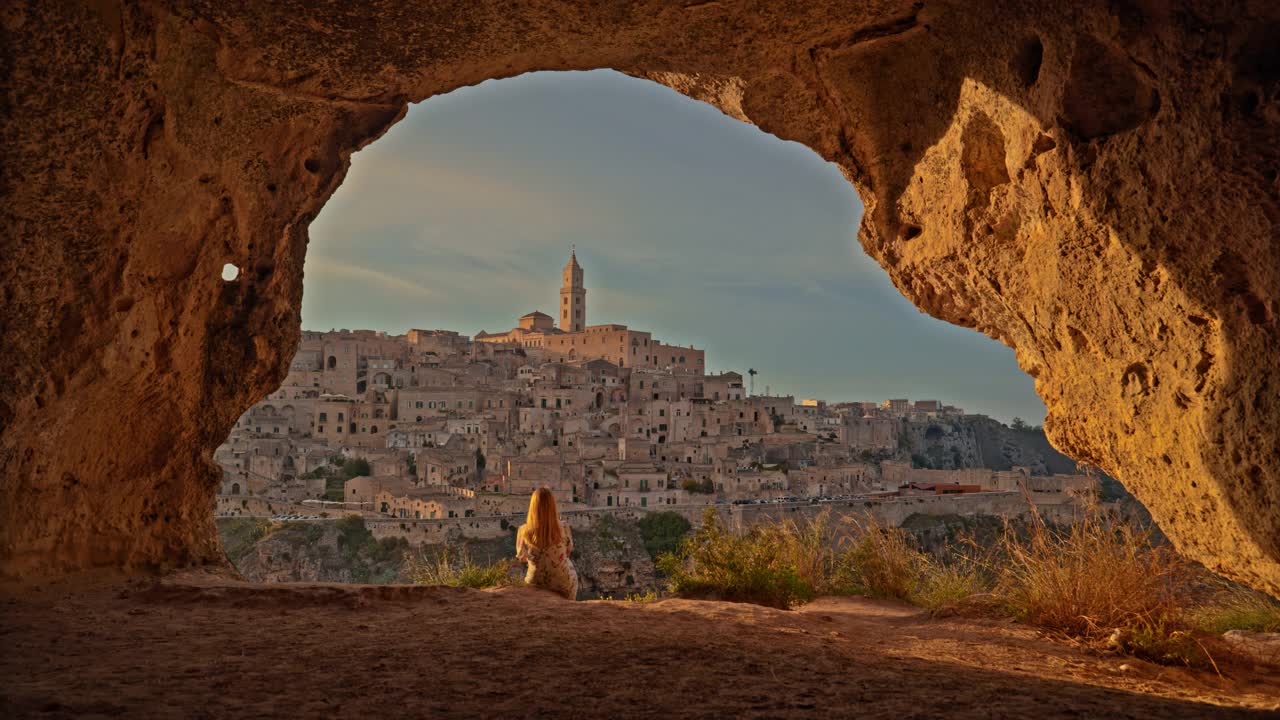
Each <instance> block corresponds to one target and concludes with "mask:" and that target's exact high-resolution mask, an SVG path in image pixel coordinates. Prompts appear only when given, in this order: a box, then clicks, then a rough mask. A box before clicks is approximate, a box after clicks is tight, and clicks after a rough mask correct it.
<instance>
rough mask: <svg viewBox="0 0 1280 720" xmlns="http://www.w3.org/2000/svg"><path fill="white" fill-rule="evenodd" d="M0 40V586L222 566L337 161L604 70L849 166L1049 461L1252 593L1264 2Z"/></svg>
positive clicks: (294, 10)
mask: <svg viewBox="0 0 1280 720" xmlns="http://www.w3.org/2000/svg"><path fill="white" fill-rule="evenodd" d="M0 27H3V33H4V37H3V46H4V48H5V52H4V53H3V66H4V74H5V76H6V79H7V80H8V82H7V83H6V97H5V104H4V113H3V118H4V119H3V127H2V129H0V153H2V156H3V157H4V159H5V162H4V163H3V164H0V187H3V192H4V202H3V203H0V217H2V218H3V226H4V233H3V238H4V241H3V243H4V244H3V252H2V253H0V278H3V288H4V290H3V292H4V295H3V300H4V315H3V320H2V324H0V335H2V342H0V378H4V382H3V383H0V467H3V468H4V473H3V474H2V475H0V494H2V495H3V503H0V568H2V570H0V571H2V572H3V573H4V574H6V575H31V574H37V573H58V572H63V571H70V570H75V569H80V568H86V567H99V566H124V567H133V568H155V567H165V566H173V565H191V564H208V563H219V562H222V554H221V551H220V549H219V545H218V542H217V539H216V535H215V532H214V526H213V522H212V519H211V512H210V504H211V502H210V499H211V495H212V493H213V492H214V488H215V487H216V484H217V471H216V469H215V468H214V466H213V464H212V463H211V461H210V456H211V453H212V450H213V448H214V447H215V446H216V445H217V444H218V443H219V441H221V440H222V438H223V437H224V436H225V435H226V433H227V430H228V428H229V427H231V425H232V423H233V422H234V419H235V418H236V417H237V415H238V414H239V413H240V412H241V411H242V410H243V409H244V408H246V407H248V406H249V405H250V404H251V403H252V402H253V401H255V400H256V399H258V398H260V397H261V396H262V395H263V394H265V393H266V392H267V391H268V390H269V389H271V388H272V387H273V386H274V385H275V384H276V383H278V382H279V381H280V379H281V378H282V377H283V375H284V373H285V371H286V366H287V364H288V361H289V358H290V354H291V350H292V348H293V347H294V344H295V343H296V341H297V339H298V329H299V328H298V317H299V315H298V313H299V306H300V301H301V292H302V272H303V259H304V256H305V253H306V244H307V225H308V223H309V222H310V221H311V220H312V219H313V218H314V217H315V216H316V214H317V213H318V212H319V211H320V208H321V207H322V206H323V205H324V202H325V200H326V199H327V198H328V197H329V195H330V194H331V193H332V192H333V190H334V188H336V187H337V186H338V184H339V183H340V182H341V181H342V179H343V176H344V174H345V172H346V169H347V167H348V161H349V158H350V156H351V153H353V152H355V151H357V150H358V149H360V148H361V147H363V146H364V145H365V144H367V143H369V142H372V141H373V140H375V139H376V138H377V137H378V136H379V135H380V134H381V133H383V132H384V131H386V130H387V128H389V127H390V126H391V125H392V124H394V123H395V122H396V121H397V120H398V119H399V118H401V117H402V116H403V114H404V112H405V109H406V107H407V104H408V103H409V102H416V101H419V100H422V99H425V98H427V97H430V96H432V95H437V94H440V93H445V92H448V91H450V90H453V89H456V88H458V87H461V86H464V85H469V84H474V83H477V82H480V81H482V80H485V79H489V78H499V77H509V76H512V75H516V74H519V73H523V72H528V71H533V70H567V69H589V68H602V67H608V68H615V69H618V70H620V71H623V72H626V73H629V74H632V75H636V76H639V77H648V78H653V79H655V80H657V81H660V82H665V83H668V84H669V85H671V86H672V87H675V88H676V89H678V90H680V91H682V92H685V93H688V94H690V95H691V96H693V97H697V98H700V99H703V100H706V101H708V102H712V103H714V104H717V105H718V106H719V107H721V108H722V109H723V110H724V111H725V112H726V113H728V114H730V115H732V116H734V117H738V118H741V119H745V120H747V121H749V122H752V123H754V124H756V125H757V126H759V127H760V128H761V129H763V130H764V131H766V132H770V133H773V134H774V135H777V136H778V137H781V138H783V139H787V140H794V141H796V142H801V143H804V144H805V145H807V146H809V147H810V148H812V149H813V150H814V151H815V152H817V153H818V154H819V155H821V156H822V157H824V158H826V159H828V160H830V161H832V162H834V163H836V164H837V165H839V166H840V167H841V168H842V169H843V170H844V172H845V174H846V175H847V176H848V177H849V179H850V180H851V181H852V182H853V183H854V184H855V185H856V186H857V188H858V190H859V192H860V194H861V196H862V198H863V200H864V201H865V206H866V210H867V213H866V218H865V219H864V222H863V225H862V227H861V230H860V232H859V238H860V241H861V243H862V245H863V247H864V248H866V250H867V252H869V253H870V254H871V255H872V256H874V257H875V258H876V259H877V260H878V261H879V262H880V263H881V264H882V265H883V266H884V267H885V269H886V271H887V272H888V273H889V275H890V277H891V278H892V280H893V282H894V283H895V284H896V286H897V287H898V288H899V289H901V291H902V292H903V293H904V294H905V295H906V296H907V297H908V298H910V299H911V300H912V301H913V302H915V303H916V305H917V306H919V307H920V308H921V309H922V310H924V311H925V312H928V313H930V314H932V315H934V316H936V317H938V318H941V319H943V320H947V321H949V322H953V323H956V324H960V325H964V326H966V327H971V328H974V329H977V330H979V331H981V332H984V333H986V334H988V335H990V336H992V337H995V338H998V339H999V340H1001V341H1003V342H1005V343H1007V344H1008V345H1010V346H1012V347H1013V348H1014V349H1015V350H1016V352H1017V356H1018V361H1019V363H1020V364H1021V366H1022V367H1023V368H1024V369H1025V370H1026V371H1027V372H1029V373H1031V374H1032V375H1033V376H1034V377H1035V378H1036V387H1037V391H1038V392H1039V393H1040V395H1041V397H1043V398H1044V399H1045V402H1046V403H1047V405H1048V408H1049V417H1048V419H1047V421H1046V430H1047V432H1048V435H1049V437H1050V439H1051V440H1052V441H1053V442H1054V444H1055V445H1056V446H1057V447H1058V448H1059V449H1061V450H1062V451H1063V452H1065V453H1067V454H1068V455H1071V456H1072V457H1075V458H1077V459H1079V460H1084V461H1087V462H1089V463H1092V464H1094V465H1097V466H1100V467H1101V468H1102V469H1104V470H1105V471H1106V472H1108V473H1110V474H1111V475H1113V476H1115V477H1117V478H1119V479H1120V480H1122V481H1123V482H1124V483H1125V484H1126V485H1127V487H1129V488H1130V489H1132V490H1133V491H1134V493H1135V494H1136V495H1137V496H1138V497H1139V498H1140V499H1141V500H1142V502H1143V503H1145V504H1146V505H1147V507H1148V508H1150V510H1151V512H1152V514H1153V515H1154V516H1155V518H1156V520H1157V521H1158V522H1159V523H1160V526H1161V527H1162V528H1163V529H1164V530H1165V531H1166V532H1167V533H1168V535H1169V536H1170V537H1171V538H1172V539H1173V540H1174V542H1175V543H1176V544H1177V546H1178V547H1179V548H1180V549H1181V550H1183V551H1184V552H1186V553H1187V554H1189V555H1191V556H1192V557H1195V558H1197V559H1199V560H1202V561H1204V562H1205V563H1207V564H1208V565H1209V566H1210V567H1212V568H1214V569H1216V570H1220V571H1222V572H1225V573H1227V574H1228V575H1230V576H1231V577H1234V578H1237V579H1239V580H1242V581H1244V582H1247V583H1249V584H1251V585H1253V586H1254V587H1257V588H1262V589H1266V590H1268V591H1270V592H1272V593H1273V594H1280V432H1277V428H1280V353H1278V352H1277V348H1278V347H1280V327H1278V325H1277V313H1278V312H1280V307H1278V306H1277V302H1278V299H1280V247H1277V242H1278V240H1277V237H1278V233H1277V222H1278V221H1280V199H1278V196H1280V186H1278V185H1277V182H1278V181H1277V168H1278V167H1280V140H1278V139H1280V60H1278V59H1277V55H1276V50H1275V48H1276V43H1275V38H1276V37H1280V4H1277V3H1275V2H1271V1H1270V0H1227V1H1225V2H1220V1H1217V0H1214V1H1210V0H1183V1H1181V2H1174V1H1173V0H1107V1H1105V2H1104V1H1103V0H1085V1H1084V2H1078V3H1076V2H1073V3H1043V2H1034V1H1033V0H1000V1H996V0H975V1H974V2H963V3H962V2H955V1H954V0H951V1H945V0H944V1H942V2H929V3H921V2H908V1H907V0H883V1H881V2H867V3H857V4H849V3H837V2H832V1H831V0H817V1H816V2H813V3H803V4H802V3H776V2H766V1H764V0H756V1H754V2H753V1H749V0H723V1H720V2H690V3H672V2H665V1H661V0H642V1H641V2H633V3H588V4H584V3H578V2H570V1H568V0H541V1H539V2H531V3H515V4H513V3H509V2H496V1H495V0H469V1H468V2H441V3H419V2H408V3H405V2H398V1H396V2H393V1H392V0H373V1H371V2H366V3H358V4H348V3H320V2H309V1H308V0H290V1H287V2H277V3H221V2H211V1H209V0H189V1H183V0H171V1H167V2H143V3H135V2H113V1H112V0H106V1H105V2H98V3H25V4H19V3H9V4H7V5H5V6H4V8H3V10H0ZM226 263H231V264H234V265H236V266H237V267H238V268H239V269H240V274H239V276H238V277H237V278H236V279H235V280H234V281H230V282H225V281H223V280H222V279H221V277H220V275H221V270H222V266H223V265H224V264H226Z"/></svg>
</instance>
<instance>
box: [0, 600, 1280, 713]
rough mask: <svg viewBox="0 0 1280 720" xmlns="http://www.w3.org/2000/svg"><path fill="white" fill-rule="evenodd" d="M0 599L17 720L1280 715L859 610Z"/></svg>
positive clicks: (997, 637) (1135, 670) (1026, 647)
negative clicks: (115, 719) (113, 719)
mask: <svg viewBox="0 0 1280 720" xmlns="http://www.w3.org/2000/svg"><path fill="white" fill-rule="evenodd" d="M0 593H2V594H0V608H3V613H2V614H3V619H2V620H0V647H3V648H4V650H3V655H2V657H0V688H2V689H0V716H2V717H6V718H8V717H40V718H59V717H93V716H127V717H180V718H204V717H284V716H288V717H333V716H342V717H368V716H374V715H375V714H376V715H377V716H380V717H398V716H423V717H569V718H574V717H580V718H610V717H655V718H676V717H723V718H732V717H759V718H775V717H858V718H881V717H883V718H978V717H981V718H1035V720H1044V719H1046V718H1056V717H1072V718H1082V717H1090V718H1092V717H1096V718H1141V719H1142V720H1149V719H1152V718H1183V717H1185V718H1191V717H1194V718H1203V717H1258V718H1263V717H1267V718H1275V717H1277V716H1278V715H1280V670H1277V669H1275V668H1272V669H1270V670H1267V669H1263V668H1258V667H1254V666H1252V665H1249V664H1247V663H1243V662H1235V663H1234V664H1233V662H1231V661H1228V662H1227V664H1226V665H1225V666H1224V667H1223V668H1222V671H1223V674H1224V675H1225V676H1226V677H1225V679H1222V678H1219V677H1218V676H1217V675H1216V674H1214V673H1213V672H1208V673H1205V672H1195V671H1190V670H1186V669H1179V668H1167V667H1161V666H1157V665H1152V664H1148V663H1145V662H1142V661H1139V660H1134V659H1132V658H1124V657H1115V656H1109V655H1105V654H1099V653H1094V652H1090V651H1085V650H1082V649H1080V648H1077V647H1074V646H1072V645H1071V644H1068V643H1065V642H1060V641H1054V640H1049V639H1046V638H1044V637H1041V636H1040V635H1039V634H1038V633H1037V632H1035V631H1034V630H1031V629H1028V628H1026V627H1022V626H1019V625H1016V624H1013V623H1008V622H996V621H980V620H967V619H966V620H961V619H932V618H930V617H929V616H928V615H927V614H925V613H923V612H921V611H920V610H917V609H915V608H911V607H907V606H904V605H900V604H896V603H890V602H880V601H873V600H866V599H858V598H828V599H822V600H819V601H817V602H814V603H812V604H810V605H807V606H805V607H804V608H802V609H800V610H798V611H794V612H785V611H778V610H770V609H767V608H761V607H756V606H752V605H738V604H731V603H718V602H702V601H685V600H666V601H662V602H656V603H647V604H636V603H627V602H607V601H599V602H583V603H571V602H568V601H564V600H561V599H559V598H557V597H554V596H551V595H548V594H545V593H541V592H538V591H533V590H528V589H511V590H502V591H494V592H480V591H472V590H459V589H450V588H422V587H404V586H384V587H374V586H342V585H250V584H247V583H239V582H235V581H231V580H228V579H226V578H223V577H217V576H213V575H185V576H180V577H176V578H170V579H169V580H166V581H164V582H161V583H156V582H154V581H150V580H129V581H122V580H118V579H105V578H94V579H84V578H81V579H79V580H77V581H75V582H74V583H72V582H69V581H63V582H60V583H57V584H54V585H48V586H45V587H38V588H33V587H30V586H28V587H23V588H17V587H12V586H10V587H5V588H0Z"/></svg>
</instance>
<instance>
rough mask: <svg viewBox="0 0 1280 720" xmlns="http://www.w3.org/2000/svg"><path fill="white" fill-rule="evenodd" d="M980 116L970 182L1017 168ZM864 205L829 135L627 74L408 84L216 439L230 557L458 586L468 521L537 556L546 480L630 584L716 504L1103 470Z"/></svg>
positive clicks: (862, 504) (251, 563) (998, 177)
mask: <svg viewBox="0 0 1280 720" xmlns="http://www.w3.org/2000/svg"><path fill="white" fill-rule="evenodd" d="M971 130H972V129H971ZM970 136H971V137H969V138H968V141H969V143H968V144H969V145H970V146H971V148H972V150H971V152H972V153H975V154H976V156H977V157H978V159H979V160H982V162H981V163H978V165H981V167H980V173H981V177H979V178H978V179H977V180H973V182H975V184H979V185H982V187H983V189H984V190H989V189H990V187H991V186H993V185H995V184H997V183H1000V182H1006V181H1007V179H1008V178H1007V175H1006V174H1003V160H1002V157H1003V156H1002V155H1000V154H999V152H997V151H998V150H999V148H1000V147H1001V146H1002V145H1003V142H1002V138H1001V137H1000V136H999V133H998V131H996V130H995V129H993V128H990V127H986V126H983V127H981V128H977V129H976V130H972V131H971V132H970ZM861 214H862V205H861V203H860V201H859V199H858V197H857V195H856V193H855V191H854V190H853V188H852V187H851V186H850V185H849V184H848V183H847V182H846V181H845V179H844V177H843V176H842V174H841V172H840V171H839V170H838V169H837V168H836V167H835V166H833V165H831V164H829V163H826V162H824V161H822V160H821V159H820V158H818V157H817V156H816V155H814V154H813V153H812V152H811V151H809V150H808V149H806V148H804V147H803V146H800V145H798V144H793V143H787V142H782V141H779V140H777V139H775V138H773V137H772V136H769V135H767V134H765V133H763V132H761V131H760V130H758V129H756V128H755V127H753V126H751V125H749V124H746V123H742V122H739V121H736V120H733V119H731V118H729V117H727V116H725V115H724V114H722V113H720V112H719V111H717V110H716V109H714V108H712V107H710V106H708V105H705V104H701V103H699V102H696V101H693V100H690V99H688V98H686V97H684V96H682V95H679V94H677V93H675V92H674V91H672V90H669V89H667V88H665V87H663V86H660V85H657V84H654V83H650V82H648V81H644V80H638V79H634V78H629V77H625V76H623V75H620V74H617V73H613V72H608V71H595V72H586V73H539V74H533V75H525V76H521V77H517V78H513V79H508V80H502V81H490V82H485V83H482V84H481V85H478V86H475V87H471V88H466V89H462V90H458V91H456V92H453V93H450V94H448V95H444V96H440V97H436V98H432V99H429V100H427V101H425V102H423V103H421V104H419V105H416V106H414V107H412V108H410V110H409V112H408V115H407V116H406V118H405V119H404V120H403V121H402V122H401V123H400V124H399V125H397V126H395V127H393V128H392V129H391V130H390V131H389V132H388V133H387V134H386V135H385V136H384V137H383V138H381V139H379V140H378V141H376V142H374V143H372V144H371V145H370V146H368V147H367V148H366V149H364V150H361V151H360V152H359V153H357V154H355V155H354V156H353V157H352V159H351V168H350V171H349V172H348V173H347V175H346V178H345V180H344V182H343V184H342V186H341V187H339V188H338V189H337V190H336V192H335V193H334V195H333V197H332V198H331V199H330V200H329V201H328V203H327V204H326V206H325V207H324V208H323V210H322V211H321V212H320V213H319V215H318V216H317V218H316V220H315V222H314V223H313V224H312V225H311V227H310V231H309V232H310V243H309V246H308V256H307V258H306V267H305V281H306V286H305V292H304V293H303V304H302V314H301V322H302V327H303V332H302V335H301V342H300V345H299V346H298V347H297V348H296V350H295V351H294V353H293V355H292V358H291V361H290V362H289V365H288V373H287V375H286V376H285V379H284V381H283V383H282V384H281V385H280V386H279V387H277V388H276V389H274V390H272V391H271V392H270V393H268V394H267V396H266V397H264V398H262V399H261V400H260V401H258V402H257V403H255V404H254V405H253V406H252V407H250V408H248V409H247V410H246V412H245V413H244V414H243V415H242V416H241V417H240V418H239V419H238V420H237V421H236V422H235V424H234V427H233V428H232V429H231V432H230V435H229V436H228V438H227V440H226V442H225V443H224V444H223V445H222V446H220V447H219V448H218V449H217V451H216V453H215V460H216V461H217V463H218V464H219V465H220V466H221V467H222V469H223V480H222V484H221V487H220V489H219V493H218V498H217V514H218V525H219V529H220V531H221V535H222V539H223V543H224V547H225V549H226V551H227V554H228V556H229V557H230V558H231V560H232V561H233V562H235V563H236V565H237V567H239V568H240V570H241V572H242V573H244V574H245V575H246V576H247V577H248V578H249V579H253V580H263V579H276V580H295V581H347V582H350V581H356V582H395V581H400V582H403V581H413V580H420V581H424V582H453V581H457V580H458V578H457V569H458V568H457V565H458V563H459V562H461V558H462V555H461V553H462V549H463V548H464V547H465V548H466V553H467V556H468V557H469V558H470V560H471V562H472V563H474V564H480V565H486V564H489V563H504V562H507V561H509V560H510V559H511V558H512V557H513V556H514V555H515V552H516V549H515V532H516V529H517V528H518V527H519V526H520V525H521V524H522V523H523V522H524V515H525V512H526V510H527V508H528V504H529V495H530V493H531V491H532V490H534V489H535V488H538V487H542V486H546V487H548V488H550V489H551V490H552V492H553V494H554V496H555V498H556V500H557V503H558V504H559V509H560V513H561V518H562V520H563V521H564V522H565V523H566V524H567V525H569V526H570V527H571V529H572V532H573V533H574V537H575V546H576V551H575V555H574V558H575V562H576V564H577V568H578V572H579V576H580V578H579V579H580V582H579V587H578V591H579V595H580V597H599V596H604V595H611V596H614V597H622V596H625V595H627V594H630V593H641V594H642V593H644V592H646V591H650V590H661V589H662V584H661V581H660V580H659V578H658V576H657V574H656V572H655V569H654V557H653V556H652V555H650V554H649V551H647V550H646V549H645V548H646V547H650V548H652V547H658V546H661V545H662V543H664V542H665V543H667V545H668V546H670V545H671V544H672V543H675V542H676V541H677V540H678V539H679V536H681V535H682V534H683V533H685V532H687V529H688V528H689V527H690V526H692V525H696V524H697V523H699V522H701V519H702V517H703V513H704V511H705V510H706V509H708V508H710V509H712V510H713V511H715V512H718V513H721V514H723V516H724V517H725V518H727V519H730V520H732V521H733V522H750V521H752V520H753V519H765V518H768V517H770V515H769V513H772V512H775V511H780V510H779V509H787V510H788V511H789V512H794V513H795V514H793V515H792V517H805V516H808V515H810V514H812V513H815V512H818V511H820V510H822V509H832V510H834V511H835V512H837V513H840V512H851V511H853V510H852V509H856V511H857V512H863V511H864V510H866V509H868V508H871V509H872V510H873V511H876V512H879V511H880V510H879V509H880V508H882V507H887V506H885V505H883V501H882V499H881V496H893V497H901V496H902V495H908V496H918V497H919V498H921V499H922V500H921V504H920V507H921V508H925V507H928V508H937V517H939V518H941V517H944V516H945V517H959V516H966V515H968V514H969V512H968V511H967V510H966V509H965V508H966V507H969V505H971V504H975V503H976V505H975V506H982V507H990V505H989V502H988V499H989V498H991V497H995V496H993V495H991V494H990V493H1002V492H1004V493H1008V494H1009V496H1010V497H1012V496H1013V495H1017V496H1018V497H1019V498H1021V494H1020V492H1014V491H1015V489H1016V487H1015V486H1017V484H1018V483H1019V482H1022V483H1026V484H1035V487H1040V488H1042V489H1043V490H1045V491H1046V492H1049V491H1054V490H1056V491H1057V492H1058V495H1057V496H1058V497H1065V494H1064V493H1065V492H1066V490H1065V489H1064V488H1065V487H1066V485H1064V483H1066V484H1070V483H1085V484H1087V483H1089V482H1092V481H1090V480H1088V479H1087V478H1081V477H1080V476H1078V475H1077V473H1076V463H1075V462H1074V461H1072V460H1068V459H1067V458H1065V457H1064V456H1062V455H1060V454H1058V453H1057V452H1056V451H1054V450H1053V449H1052V448H1051V447H1050V446H1049V444H1048V443H1047V441H1046V440H1045V439H1044V435H1043V432H1042V430H1041V429H1040V427H1039V426H1038V423H1039V422H1040V419H1041V418H1042V417H1043V416H1044V407H1043V405H1042V404H1041V402H1040V400H1039V398H1038V397H1036V396H1035V394H1034V391H1033V388H1032V383H1031V380H1030V378H1028V377H1027V376H1026V375H1025V374H1024V373H1022V372H1021V371H1020V370H1019V369H1018V368H1017V365H1016V363H1015V361H1014V358H1013V354H1012V352H1010V351H1009V350H1007V349H1006V348H1004V347H1003V346H1001V345H999V344H998V343H996V342H994V341H992V340H989V339H987V338H986V337H984V336H982V335H980V334H978V333H976V332H973V331H972V330H968V329H964V328H960V327H956V326H954V325H949V324H946V323H943V322H940V321H937V320H934V319H932V318H930V317H928V316H926V315H924V314H922V313H920V312H919V311H918V310H917V309H916V308H915V307H914V306H913V305H911V304H910V303H909V302H908V301H907V300H906V299H904V298H903V297H902V296H901V295H900V294H899V293H898V292H897V291H896V290H895V288H894V287H893V285H892V283H891V282H890V281H889V279H888V277H887V275H886V274H885V272H884V271H883V270H882V269H881V268H880V267H879V266H878V265H876V264H875V262H874V261H873V260H872V259H871V258H869V257H868V256H866V255H865V254H864V253H863V252H862V250H861V248H860V247H859V246H858V244H857V241H856V234H857V229H858V223H859V221H860V219H861ZM903 232H904V234H905V236H906V237H916V236H920V235H921V232H920V228H919V227H917V226H908V227H905V228H904V229H903ZM229 267H231V266H229ZM943 291H944V290H943V289H941V288H939V292H943ZM972 321H973V322H974V323H976V322H978V319H976V318H975V319H972ZM1020 418H1027V420H1028V421H1024V420H1021V419H1020ZM1015 466H1016V467H1026V468H1028V469H1027V470H1026V471H1025V472H1024V471H1022V470H1015V469H1014V468H1015ZM1054 473H1058V474H1059V475H1058V476H1057V477H1058V478H1059V479H1058V480H1054V479H1053V478H1052V477H1051V476H1053V474H1054ZM974 478H977V480H974ZM1018 478H1023V479H1022V480H1019V479H1018ZM1062 478H1071V479H1069V480H1063V479H1062ZM1037 483H1038V484H1037ZM940 487H941V488H942V489H941V490H939V489H938V488H940ZM1073 487H1074V486H1073ZM939 495H947V496H948V497H946V498H943V499H937V498H938V496H939ZM1000 497H1004V495H1000ZM925 498H927V499H928V501H927V502H925V500H924V499H925ZM913 502H914V500H913ZM1019 502H1020V501H1019ZM792 509H794V510H792ZM922 512H933V511H932V510H929V511H923V510H922ZM658 513H662V515H661V516H660V517H661V518H663V520H662V522H657V521H654V522H652V523H646V522H643V518H647V517H653V516H657V514H658ZM899 519H900V518H899ZM333 548H339V551H334V550H333ZM441 552H443V553H446V556H447V557H448V558H451V560H450V561H449V562H446V563H444V564H443V565H442V564H441V563H440V562H439V560H440V558H441V557H442V556H441V555H440V554H439V553H441ZM450 553H452V554H450Z"/></svg>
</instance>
